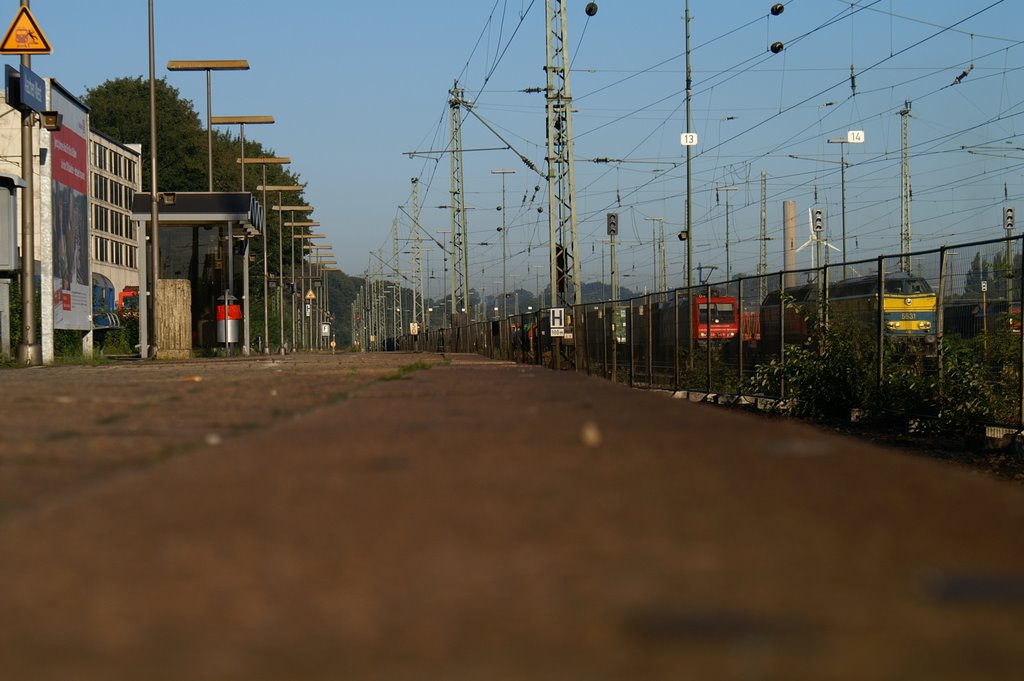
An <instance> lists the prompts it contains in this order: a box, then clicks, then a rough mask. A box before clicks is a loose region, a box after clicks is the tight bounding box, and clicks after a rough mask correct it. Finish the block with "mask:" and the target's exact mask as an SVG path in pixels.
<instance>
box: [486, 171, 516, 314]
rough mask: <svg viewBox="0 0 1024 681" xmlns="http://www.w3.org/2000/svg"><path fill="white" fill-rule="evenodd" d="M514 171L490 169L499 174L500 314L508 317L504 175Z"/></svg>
mask: <svg viewBox="0 0 1024 681" xmlns="http://www.w3.org/2000/svg"><path fill="white" fill-rule="evenodd" d="M515 172H516V171H514V170H507V169H497V170H492V171H491V174H492V175H501V206H500V207H499V208H498V210H500V211H501V311H502V316H503V317H505V318H506V319H507V318H508V259H507V251H506V244H507V243H508V236H507V235H508V228H507V225H506V224H505V176H506V175H513V174H515Z"/></svg>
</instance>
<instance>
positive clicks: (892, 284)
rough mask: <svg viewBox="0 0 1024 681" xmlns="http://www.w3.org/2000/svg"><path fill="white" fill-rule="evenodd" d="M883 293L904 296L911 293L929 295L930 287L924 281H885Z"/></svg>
mask: <svg viewBox="0 0 1024 681" xmlns="http://www.w3.org/2000/svg"><path fill="white" fill-rule="evenodd" d="M885 292H886V293H889V294H893V295H897V296H905V295H909V294H913V293H931V292H932V287H931V286H929V285H928V282H927V281H925V280H924V279H917V278H915V279H886V281H885Z"/></svg>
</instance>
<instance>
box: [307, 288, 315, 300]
mask: <svg viewBox="0 0 1024 681" xmlns="http://www.w3.org/2000/svg"><path fill="white" fill-rule="evenodd" d="M306 300H316V294H315V293H313V289H309V290H308V291H306Z"/></svg>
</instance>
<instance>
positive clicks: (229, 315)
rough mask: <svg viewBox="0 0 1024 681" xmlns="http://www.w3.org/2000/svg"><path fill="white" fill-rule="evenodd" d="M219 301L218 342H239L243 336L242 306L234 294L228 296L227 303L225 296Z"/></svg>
mask: <svg viewBox="0 0 1024 681" xmlns="http://www.w3.org/2000/svg"><path fill="white" fill-rule="evenodd" d="M217 303H218V304H217V342H218V343H237V342H238V341H239V340H241V338H242V306H241V305H239V304H238V299H237V298H235V297H234V296H227V305H224V296H221V297H220V298H218V299H217ZM225 308H226V309H225ZM225 322H226V323H225ZM225 335H226V336H227V337H226V338H225Z"/></svg>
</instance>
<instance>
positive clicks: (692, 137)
mask: <svg viewBox="0 0 1024 681" xmlns="http://www.w3.org/2000/svg"><path fill="white" fill-rule="evenodd" d="M679 143H680V144H681V145H683V146H684V147H695V146H697V133H695V132H684V133H682V134H681V135H679Z"/></svg>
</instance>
